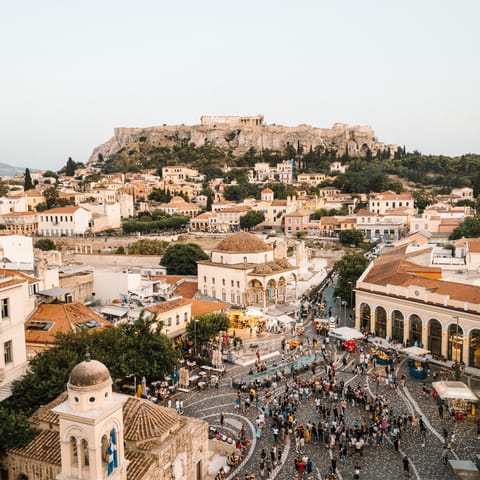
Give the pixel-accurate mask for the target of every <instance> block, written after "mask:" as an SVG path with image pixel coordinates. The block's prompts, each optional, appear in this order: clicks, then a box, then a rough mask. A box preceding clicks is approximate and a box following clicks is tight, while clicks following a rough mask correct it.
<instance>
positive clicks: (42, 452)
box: [9, 430, 62, 466]
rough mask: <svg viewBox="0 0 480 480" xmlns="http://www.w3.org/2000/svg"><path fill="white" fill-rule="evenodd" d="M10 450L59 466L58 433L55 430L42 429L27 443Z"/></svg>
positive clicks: (60, 460)
mask: <svg viewBox="0 0 480 480" xmlns="http://www.w3.org/2000/svg"><path fill="white" fill-rule="evenodd" d="M9 451H10V452H12V453H14V454H16V455H19V456H21V457H24V458H25V459H28V458H32V459H35V460H37V461H38V460H39V461H41V462H45V463H50V464H52V465H57V466H60V465H61V464H62V459H61V455H60V435H59V433H58V431H55V430H42V431H41V432H40V433H39V434H38V435H37V436H36V437H35V438H34V439H33V440H32V441H31V442H30V443H29V444H27V445H26V446H25V447H22V448H13V449H11V450H9Z"/></svg>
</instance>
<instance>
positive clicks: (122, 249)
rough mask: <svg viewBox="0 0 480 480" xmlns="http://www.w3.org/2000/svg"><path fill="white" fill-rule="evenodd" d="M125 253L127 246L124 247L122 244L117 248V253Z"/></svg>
mask: <svg viewBox="0 0 480 480" xmlns="http://www.w3.org/2000/svg"><path fill="white" fill-rule="evenodd" d="M125 253H126V251H125V247H123V246H122V245H120V246H119V247H117V248H116V249H115V255H125Z"/></svg>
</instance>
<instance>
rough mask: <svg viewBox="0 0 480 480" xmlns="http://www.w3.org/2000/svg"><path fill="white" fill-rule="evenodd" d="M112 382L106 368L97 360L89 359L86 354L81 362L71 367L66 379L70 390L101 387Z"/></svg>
mask: <svg viewBox="0 0 480 480" xmlns="http://www.w3.org/2000/svg"><path fill="white" fill-rule="evenodd" d="M109 383H110V384H111V383H112V378H111V377H110V372H109V371H108V368H107V367H106V366H105V365H104V364H103V363H102V362H99V361H98V360H91V359H90V358H89V357H88V356H87V359H86V360H84V361H83V362H80V363H79V364H78V365H76V366H75V367H73V370H72V372H71V373H70V378H69V380H68V386H69V388H70V389H71V390H85V389H90V388H92V387H94V388H96V389H97V388H102V387H104V386H106V385H108V384H109Z"/></svg>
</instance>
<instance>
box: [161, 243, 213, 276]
mask: <svg viewBox="0 0 480 480" xmlns="http://www.w3.org/2000/svg"><path fill="white" fill-rule="evenodd" d="M208 258H209V257H208V255H207V254H206V253H205V252H204V251H203V250H202V249H201V248H200V247H199V246H198V245H195V244H194V243H177V244H175V245H172V246H170V247H168V249H167V251H166V252H165V255H164V256H163V257H162V260H161V261H160V265H163V266H165V267H167V273H168V274H169V275H196V274H197V261H198V260H207V259H208Z"/></svg>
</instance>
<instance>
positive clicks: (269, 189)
mask: <svg viewBox="0 0 480 480" xmlns="http://www.w3.org/2000/svg"><path fill="white" fill-rule="evenodd" d="M261 193H273V190H272V189H271V188H264V189H263V190H262V192H261Z"/></svg>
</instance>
